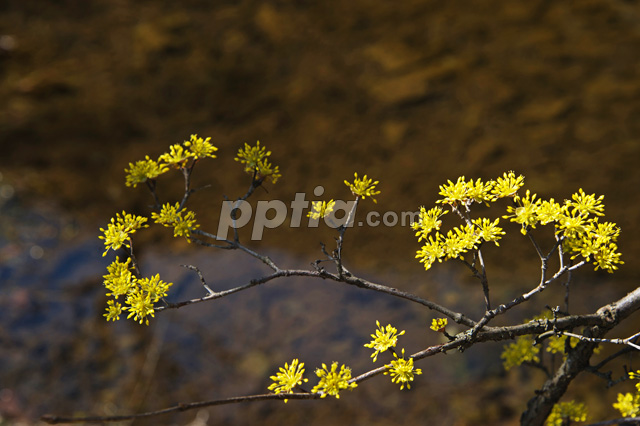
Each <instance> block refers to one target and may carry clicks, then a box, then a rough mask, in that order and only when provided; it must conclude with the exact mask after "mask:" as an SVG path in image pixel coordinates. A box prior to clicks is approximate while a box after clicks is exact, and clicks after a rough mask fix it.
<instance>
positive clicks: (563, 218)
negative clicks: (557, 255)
mask: <svg viewBox="0 0 640 426" xmlns="http://www.w3.org/2000/svg"><path fill="white" fill-rule="evenodd" d="M603 198H604V196H600V197H597V198H596V196H595V195H594V194H591V195H587V194H585V192H584V191H583V190H582V188H580V189H579V190H578V192H576V193H575V194H573V195H572V197H571V200H567V201H565V202H564V204H562V205H560V204H559V203H556V202H555V201H554V199H553V198H552V199H550V200H548V201H547V200H541V199H536V195H535V194H533V195H532V194H531V193H530V192H529V191H528V190H527V192H526V194H525V196H524V197H520V196H518V195H516V196H515V197H514V202H515V204H516V205H515V206H513V207H512V206H510V207H508V208H507V212H508V213H511V214H510V215H507V216H504V217H505V218H509V219H510V220H511V221H512V222H516V223H519V224H521V225H522V228H521V231H522V233H523V234H526V233H527V231H528V230H529V229H533V228H535V227H536V225H537V224H542V225H546V224H547V223H553V224H554V226H555V230H556V234H557V235H558V236H559V237H560V238H563V239H564V243H563V247H564V249H565V251H566V252H567V253H569V254H570V255H571V256H572V259H573V258H576V257H578V256H582V257H583V258H584V259H585V260H586V261H592V262H593V264H594V265H595V269H596V270H598V269H603V270H606V271H607V272H613V271H614V270H616V269H618V266H617V264H623V263H624V262H623V261H622V260H620V253H618V252H617V250H618V246H617V244H616V241H617V239H618V236H619V235H620V228H618V227H617V226H616V224H615V223H611V222H604V223H600V222H599V217H600V216H603V215H604V205H603V204H602V200H603Z"/></svg>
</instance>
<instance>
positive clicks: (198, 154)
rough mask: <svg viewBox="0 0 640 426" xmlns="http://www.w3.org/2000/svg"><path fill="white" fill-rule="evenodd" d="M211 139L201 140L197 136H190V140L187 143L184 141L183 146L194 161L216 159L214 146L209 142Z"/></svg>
mask: <svg viewBox="0 0 640 426" xmlns="http://www.w3.org/2000/svg"><path fill="white" fill-rule="evenodd" d="M210 140H211V138H206V139H202V138H200V137H198V135H191V139H190V140H188V141H184V146H186V147H187V148H188V149H189V151H190V154H191V156H193V158H195V159H196V160H197V159H198V158H205V157H210V158H216V155H215V154H214V152H216V151H217V150H218V148H216V147H215V146H213V145H212V144H211V142H209V141H210Z"/></svg>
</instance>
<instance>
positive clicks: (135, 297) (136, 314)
mask: <svg viewBox="0 0 640 426" xmlns="http://www.w3.org/2000/svg"><path fill="white" fill-rule="evenodd" d="M126 303H127V305H129V306H128V307H125V308H124V309H123V310H127V311H129V315H128V316H127V319H129V318H131V317H133V320H134V321H138V322H139V323H140V324H142V322H143V321H144V322H145V323H146V324H147V325H149V318H148V316H152V317H153V316H154V313H155V311H154V309H153V302H152V301H151V297H150V296H149V294H148V293H145V292H143V291H142V289H140V288H139V287H134V288H133V289H132V291H130V292H129V294H127V300H126Z"/></svg>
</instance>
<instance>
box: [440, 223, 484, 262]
mask: <svg viewBox="0 0 640 426" xmlns="http://www.w3.org/2000/svg"><path fill="white" fill-rule="evenodd" d="M480 239H481V237H480V235H479V234H477V233H476V232H475V229H474V228H473V227H471V226H469V225H464V226H463V227H462V228H459V227H457V226H456V227H455V228H453V229H452V230H449V232H447V236H446V237H445V238H444V241H443V242H442V249H443V250H444V254H445V257H446V259H458V258H460V257H461V255H462V254H463V253H466V252H467V251H469V250H471V249H475V248H476V247H477V245H478V243H479V242H480Z"/></svg>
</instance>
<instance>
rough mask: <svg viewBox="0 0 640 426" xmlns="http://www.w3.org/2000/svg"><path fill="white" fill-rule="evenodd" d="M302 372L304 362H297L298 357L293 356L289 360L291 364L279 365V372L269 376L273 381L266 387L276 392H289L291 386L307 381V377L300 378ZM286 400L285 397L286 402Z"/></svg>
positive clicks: (291, 388)
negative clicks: (293, 357) (292, 358)
mask: <svg viewBox="0 0 640 426" xmlns="http://www.w3.org/2000/svg"><path fill="white" fill-rule="evenodd" d="M303 374H304V363H303V362H301V363H299V364H298V359H297V358H295V359H294V360H293V361H291V365H289V364H287V363H285V364H284V368H282V367H280V372H278V373H276V375H275V376H271V377H270V379H271V380H273V381H274V383H272V384H271V385H269V387H268V388H267V389H269V390H270V391H273V392H274V393H276V394H279V393H290V392H291V391H292V390H293V388H295V387H296V386H299V385H301V384H302V382H308V381H309V379H304V378H302V375H303ZM287 401H288V400H287V399H285V400H284V402H285V403H286V402H287Z"/></svg>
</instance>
